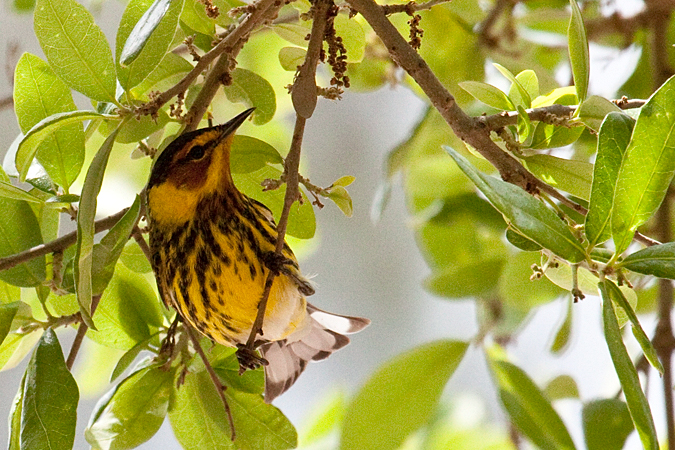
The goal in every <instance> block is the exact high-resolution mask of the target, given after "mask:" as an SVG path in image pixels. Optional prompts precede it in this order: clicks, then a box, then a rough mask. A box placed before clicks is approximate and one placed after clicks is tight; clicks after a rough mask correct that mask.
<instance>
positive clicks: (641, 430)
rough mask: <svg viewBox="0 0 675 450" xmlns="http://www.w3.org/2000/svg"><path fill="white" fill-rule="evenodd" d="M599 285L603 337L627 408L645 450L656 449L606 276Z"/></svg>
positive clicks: (646, 404)
mask: <svg viewBox="0 0 675 450" xmlns="http://www.w3.org/2000/svg"><path fill="white" fill-rule="evenodd" d="M598 289H599V290H600V294H601V295H602V305H603V307H602V319H603V323H604V329H605V340H606V341H607V347H608V348H609V353H610V355H611V357H612V362H613V363H614V369H615V370H616V374H617V375H618V376H619V381H620V382H621V388H622V389H623V393H624V396H625V397H626V403H627V404H628V410H629V411H630V415H631V418H632V419H633V423H634V424H635V428H636V429H637V432H638V434H639V435H640V440H641V441H642V446H643V447H644V448H645V449H647V450H657V449H658V448H659V443H658V440H657V438H656V429H655V428H654V419H653V418H652V412H651V409H650V407H649V402H648V401H647V398H646V397H645V394H644V392H642V387H641V386H640V378H639V377H638V374H637V371H636V370H635V366H634V365H633V361H631V359H630V356H629V355H628V352H627V351H626V346H625V345H624V343H623V340H622V338H621V329H620V328H619V324H618V322H617V321H616V315H615V314H614V306H612V300H611V298H610V296H609V293H608V289H607V280H605V282H604V283H598Z"/></svg>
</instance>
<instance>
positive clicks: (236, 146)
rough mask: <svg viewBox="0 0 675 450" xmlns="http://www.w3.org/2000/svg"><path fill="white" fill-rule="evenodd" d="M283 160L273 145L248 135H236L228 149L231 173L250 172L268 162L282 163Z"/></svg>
mask: <svg viewBox="0 0 675 450" xmlns="http://www.w3.org/2000/svg"><path fill="white" fill-rule="evenodd" d="M283 163H284V160H283V158H282V157H281V155H280V154H279V152H278V151H277V149H275V148H274V147H272V146H271V145H270V144H268V143H267V142H265V141H261V140H260V139H256V138H254V137H250V136H242V135H236V136H235V137H234V140H233V141H232V148H231V150H230V169H231V170H232V173H250V172H255V171H256V170H259V169H262V168H263V167H265V166H266V165H268V164H283Z"/></svg>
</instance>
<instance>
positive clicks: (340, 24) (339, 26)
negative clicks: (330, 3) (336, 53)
mask: <svg viewBox="0 0 675 450" xmlns="http://www.w3.org/2000/svg"><path fill="white" fill-rule="evenodd" d="M333 23H334V25H335V31H336V33H337V35H338V36H340V37H341V38H342V43H343V44H344V46H345V48H346V50H347V54H346V56H347V59H346V60H345V61H346V62H347V63H358V62H361V60H363V55H364V53H365V50H366V33H365V31H363V27H362V26H361V25H360V24H359V22H357V21H356V19H354V18H351V19H350V18H349V17H348V16H347V15H346V14H338V16H337V17H336V18H335V20H334V21H333Z"/></svg>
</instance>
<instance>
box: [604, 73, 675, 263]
mask: <svg viewBox="0 0 675 450" xmlns="http://www.w3.org/2000/svg"><path fill="white" fill-rule="evenodd" d="M674 109H675V77H671V78H670V79H669V80H668V81H666V82H665V83H664V84H663V86H661V87H660V88H659V90H657V91H656V93H654V95H652V97H651V98H650V99H649V100H648V101H647V103H646V104H645V105H644V106H643V107H642V108H641V110H640V115H639V116H638V119H637V122H636V123H635V129H634V130H633V136H632V138H631V140H630V143H629V144H628V148H627V149H626V153H625V154H624V157H623V161H622V163H621V168H620V169H619V176H618V179H617V181H616V189H615V191H614V192H615V193H614V208H613V210H612V235H613V237H614V244H615V246H616V252H617V254H619V253H621V252H623V251H624V250H625V249H626V248H627V247H628V245H629V244H630V242H631V241H632V240H633V236H634V234H635V231H636V230H637V228H638V227H639V226H640V225H642V224H643V223H645V222H646V221H647V220H649V218H650V217H651V216H652V215H653V214H654V212H656V210H657V209H658V207H659V205H660V204H661V202H662V201H663V198H664V197H665V195H666V191H667V190H668V186H669V185H670V181H671V180H672V179H673V174H674V173H675V133H673V129H674V128H675V114H673V113H672V111H673V110H674Z"/></svg>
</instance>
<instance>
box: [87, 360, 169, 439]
mask: <svg viewBox="0 0 675 450" xmlns="http://www.w3.org/2000/svg"><path fill="white" fill-rule="evenodd" d="M173 379H174V370H162V369H161V368H159V367H156V366H151V367H146V368H144V369H141V370H139V371H137V372H134V373H133V374H131V375H129V377H127V378H126V379H124V380H123V381H122V382H120V384H118V385H117V386H116V387H115V389H114V391H113V394H112V396H106V397H104V399H105V400H107V401H105V403H104V404H99V405H97V406H98V408H96V409H97V411H96V412H95V413H94V415H93V416H92V418H91V420H90V422H89V426H88V427H87V429H86V430H85V433H84V435H85V437H86V438H87V442H89V443H90V444H91V445H92V446H93V447H94V448H105V449H108V450H126V449H132V448H136V447H137V446H139V445H140V444H142V443H143V442H145V441H147V440H148V439H150V438H151V437H152V436H154V435H155V433H157V430H159V427H160V426H161V425H162V422H164V417H165V416H166V414H167V411H168V409H169V398H170V396H171V393H172V391H173Z"/></svg>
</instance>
